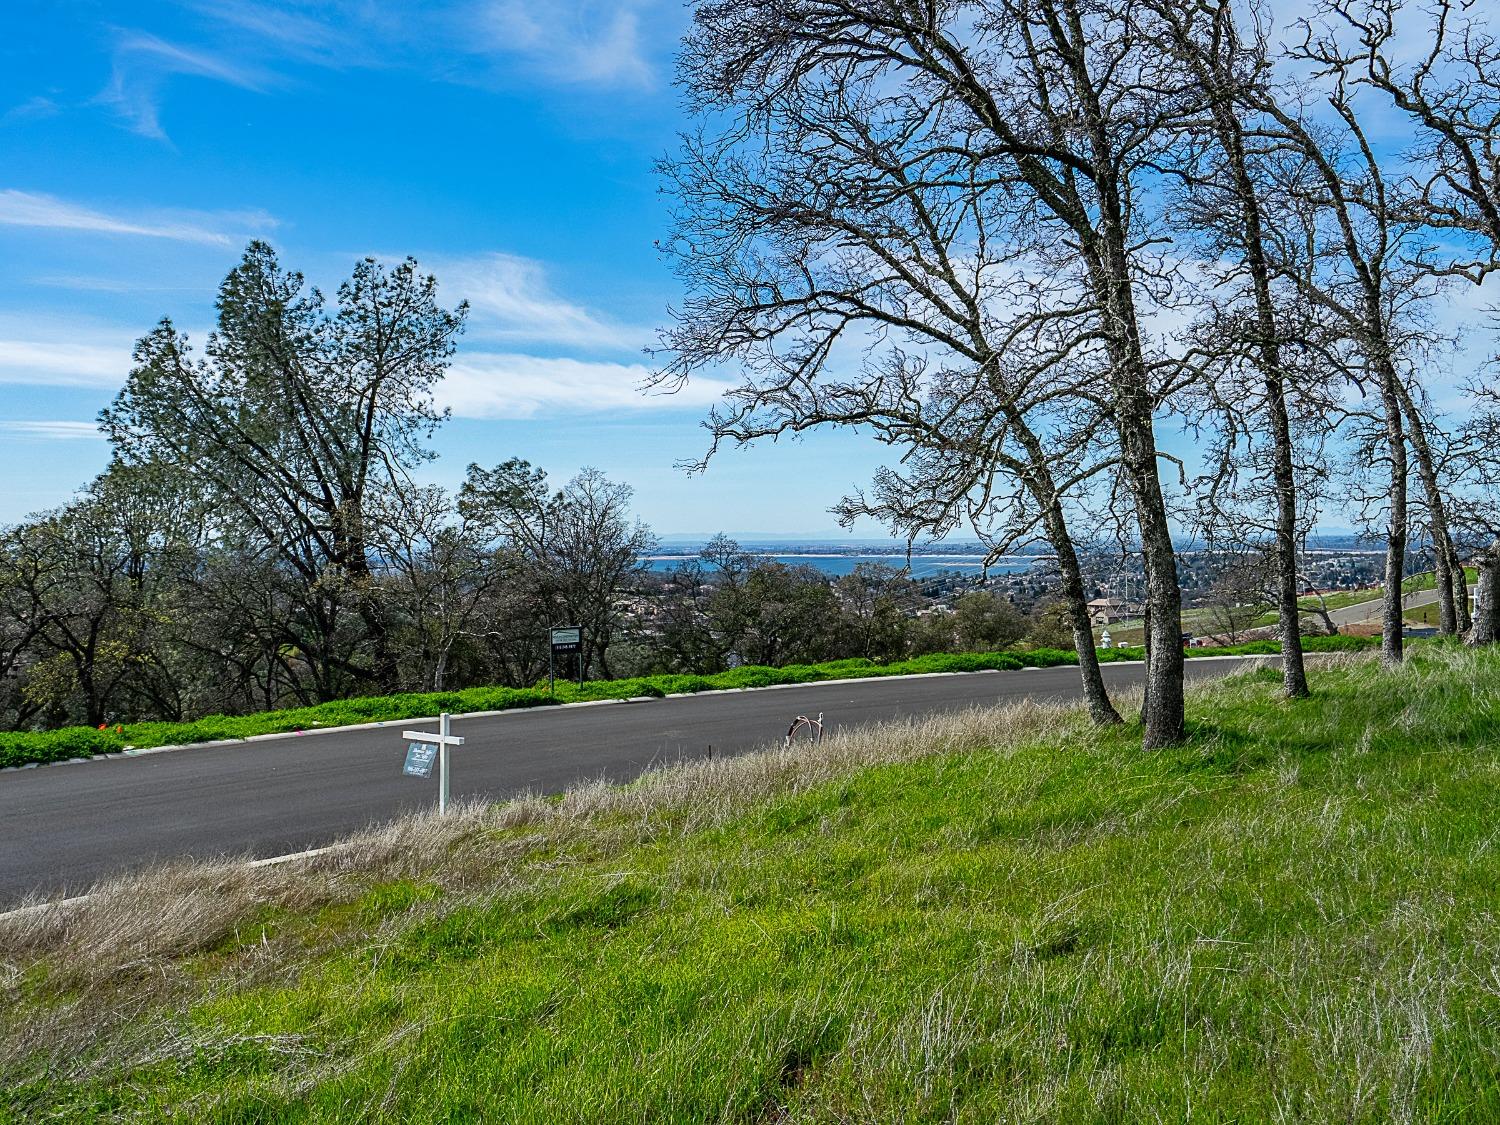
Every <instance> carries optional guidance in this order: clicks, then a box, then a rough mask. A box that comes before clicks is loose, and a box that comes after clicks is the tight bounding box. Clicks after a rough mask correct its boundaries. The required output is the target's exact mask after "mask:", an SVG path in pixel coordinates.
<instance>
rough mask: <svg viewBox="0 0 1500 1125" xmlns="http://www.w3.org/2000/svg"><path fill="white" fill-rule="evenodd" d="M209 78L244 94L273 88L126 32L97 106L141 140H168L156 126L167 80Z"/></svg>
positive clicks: (196, 53) (250, 69) (251, 72)
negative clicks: (117, 117)
mask: <svg viewBox="0 0 1500 1125" xmlns="http://www.w3.org/2000/svg"><path fill="white" fill-rule="evenodd" d="M176 74H182V75H189V76H191V77H196V78H211V79H213V80H215V81H218V82H225V83H228V84H229V85H231V86H238V87H240V88H241V89H245V90H256V91H260V90H264V89H266V88H267V87H268V86H271V85H274V84H275V83H276V81H277V80H276V78H275V77H274V76H273V75H271V74H270V73H269V72H267V71H265V70H263V69H261V68H259V67H255V66H250V65H246V64H243V63H238V62H231V61H230V60H228V59H225V58H222V57H220V56H217V55H211V54H209V53H208V52H206V51H201V50H194V49H191V48H187V47H179V46H177V45H176V44H175V43H168V42H167V41H166V40H165V39H160V38H158V37H157V36H155V35H148V34H145V33H144V32H130V33H128V34H125V35H123V36H121V38H120V39H119V41H118V42H117V43H116V44H115V58H114V70H113V72H112V73H111V75H110V80H109V85H108V86H106V87H105V88H104V89H103V90H102V91H100V93H99V96H98V98H97V99H96V100H97V101H99V102H102V103H103V104H105V105H110V106H113V107H114V109H115V111H116V112H117V113H119V114H120V116H121V117H123V118H124V119H125V120H126V122H128V123H129V125H130V128H131V129H132V130H133V131H134V132H137V133H139V134H141V136H143V137H150V138H152V139H153V140H160V141H165V140H167V134H166V131H165V130H164V129H163V128H162V126H161V117H160V102H161V90H162V86H163V85H164V84H165V82H166V80H167V79H168V78H169V77H171V76H172V75H176Z"/></svg>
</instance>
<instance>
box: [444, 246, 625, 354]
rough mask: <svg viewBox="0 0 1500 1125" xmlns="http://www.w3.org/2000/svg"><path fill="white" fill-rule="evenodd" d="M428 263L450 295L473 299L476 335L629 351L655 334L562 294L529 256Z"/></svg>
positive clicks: (472, 328)
mask: <svg viewBox="0 0 1500 1125" xmlns="http://www.w3.org/2000/svg"><path fill="white" fill-rule="evenodd" d="M424 264H425V265H427V266H428V267H429V268H431V269H432V271H433V273H435V274H436V275H437V278H438V280H439V281H440V282H441V283H442V286H443V289H444V292H445V296H446V297H448V299H450V300H452V301H454V302H455V303H456V302H457V301H458V300H466V301H468V302H469V306H470V308H471V310H472V312H471V317H470V322H469V335H470V336H471V337H472V338H477V339H492V340H532V341H546V342H548V343H553V344H561V345H568V346H573V347H580V346H581V347H588V348H612V349H630V350H639V349H640V348H642V347H644V346H646V345H647V344H648V343H650V341H651V339H652V333H651V332H650V330H649V329H644V328H631V327H627V326H624V325H619V324H615V323H612V322H610V321H609V320H607V319H605V318H602V317H600V316H598V315H596V314H594V313H592V312H590V311H589V310H588V309H585V308H584V307H582V306H581V305H578V304H575V303H573V302H571V301H568V300H566V299H564V298H563V297H561V296H559V295H558V294H556V293H555V292H553V290H552V287H551V286H550V285H549V284H548V281H547V272H546V268H545V267H544V266H543V265H542V263H540V262H537V261H533V260H532V259H530V258H521V257H517V256H516V255H513V254H486V255H483V256H482V257H477V258H461V259H449V260H444V259H429V260H426V261H425V262H424Z"/></svg>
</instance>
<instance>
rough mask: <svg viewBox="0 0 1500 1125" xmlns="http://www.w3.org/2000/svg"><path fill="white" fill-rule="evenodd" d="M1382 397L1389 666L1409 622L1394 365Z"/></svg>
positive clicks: (1383, 650)
mask: <svg viewBox="0 0 1500 1125" xmlns="http://www.w3.org/2000/svg"><path fill="white" fill-rule="evenodd" d="M1379 374H1380V397H1381V405H1382V406H1383V407H1384V410H1385V439H1386V440H1385V444H1386V455H1387V458H1388V461H1389V465H1390V522H1389V524H1388V525H1387V528H1386V536H1385V598H1384V602H1383V604H1382V606H1381V614H1380V621H1381V629H1382V632H1381V638H1380V656H1381V659H1382V660H1383V661H1384V662H1385V663H1386V664H1387V665H1394V664H1400V663H1401V660H1402V657H1403V656H1404V649H1403V630H1404V628H1405V625H1406V622H1405V617H1404V615H1403V614H1402V606H1401V582H1402V579H1403V578H1405V569H1406V477H1407V457H1406V433H1405V427H1404V426H1403V424H1402V417H1403V412H1402V410H1401V394H1400V386H1399V383H1400V380H1399V377H1398V376H1397V375H1396V371H1395V368H1394V367H1392V366H1391V363H1390V361H1389V360H1388V359H1387V358H1385V357H1381V359H1380V361H1379Z"/></svg>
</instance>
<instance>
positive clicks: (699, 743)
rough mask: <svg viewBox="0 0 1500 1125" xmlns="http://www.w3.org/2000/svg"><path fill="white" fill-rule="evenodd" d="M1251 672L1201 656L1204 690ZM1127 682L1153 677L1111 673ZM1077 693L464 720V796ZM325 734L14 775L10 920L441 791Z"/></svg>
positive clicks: (729, 697)
mask: <svg viewBox="0 0 1500 1125" xmlns="http://www.w3.org/2000/svg"><path fill="white" fill-rule="evenodd" d="M1237 666H1238V664H1237V663H1236V662H1231V661H1222V660H1190V661H1188V665H1187V667H1188V675H1189V676H1190V677H1192V678H1202V677H1205V676H1216V675H1223V674H1224V673H1226V672H1229V671H1231V670H1232V669H1233V668H1235V667H1237ZM1104 672H1105V677H1106V679H1107V680H1108V681H1109V682H1110V683H1111V684H1112V685H1118V686H1125V685H1134V684H1139V683H1140V682H1141V680H1142V667H1141V665H1139V664H1106V665H1105V666H1104ZM1078 695H1079V689H1078V672H1077V669H1075V668H1072V667H1063V668H1049V669H1042V670H1032V671H1021V672H992V673H984V672H981V673H972V674H968V675H949V676H924V677H912V678H905V679H902V678H893V679H873V680H860V681H855V682H846V683H833V684H807V685H803V686H799V687H789V688H775V689H770V690H761V691H745V692H731V693H725V694H712V695H692V696H680V697H675V698H671V699H659V700H651V701H646V702H640V703H611V704H601V705H596V706H589V707H561V708H541V709H537V710H528V711H510V712H506V713H504V714H501V715H495V716H489V717H466V716H462V715H459V716H455V717H454V719H453V730H454V733H455V734H460V735H462V736H463V737H464V738H465V740H466V742H465V745H463V746H461V747H459V748H457V749H456V750H454V751H453V756H452V762H453V765H452V791H453V796H454V798H455V799H457V798H462V797H484V798H489V799H503V798H505V797H511V796H516V795H518V794H520V793H524V792H527V791H533V792H543V793H556V792H560V791H561V790H563V789H566V788H568V787H569V786H571V785H574V784H577V783H578V782H580V781H584V780H587V779H592V778H601V777H602V778H606V779H608V780H610V781H615V782H619V781H627V780H629V779H631V778H633V777H635V776H637V775H638V774H640V773H641V772H642V771H643V770H645V769H646V768H648V767H649V766H651V765H653V764H656V763H660V762H663V761H673V760H676V759H680V758H694V757H702V756H704V755H706V754H707V752H708V747H710V746H712V747H713V748H714V753H715V754H738V753H744V752H746V751H748V750H753V749H756V748H757V747H762V746H765V745H767V744H768V743H774V742H775V741H777V740H778V739H779V738H780V737H781V736H782V734H783V733H784V732H785V731H786V728H787V725H788V723H790V721H791V720H792V718H793V717H795V716H796V715H798V714H799V713H803V714H814V715H815V714H817V713H818V712H819V711H821V712H823V713H824V715H825V719H826V721H827V723H828V726H829V729H830V730H832V729H836V728H838V727H849V726H859V725H864V724H867V723H873V722H880V721H883V720H889V719H899V718H904V717H907V716H911V715H921V714H926V713H929V712H940V711H952V710H957V709H960V708H964V707H970V706H974V705H976V704H989V703H1004V702H1009V701H1014V700H1017V699H1021V698H1025V697H1029V698H1032V699H1072V698H1077V697H1078ZM410 728H421V729H427V730H432V729H436V723H435V721H433V720H421V719H408V720H405V721H403V722H394V723H388V724H385V725H384V726H383V727H382V728H379V729H362V730H332V731H321V732H317V733H314V734H308V735H304V736H301V737H297V736H286V737H277V738H273V739H266V740H262V741H253V742H248V743H236V744H232V745H227V746H201V747H188V748H186V749H182V750H174V751H170V752H165V753H155V754H142V755H140V756H138V757H125V758H110V759H95V760H93V761H88V762H80V763H77V764H68V765H54V766H43V767H39V768H36V769H21V770H8V771H4V772H0V910H3V909H5V908H6V907H8V906H11V905H14V904H15V902H16V901H17V900H19V899H21V898H22V897H23V896H25V895H28V894H31V893H40V894H45V895H58V894H68V893H77V892H80V891H82V890H85V889H87V887H88V886H89V885H90V884H92V883H93V882H95V881H96V880H98V879H100V878H103V877H105V876H108V875H112V874H116V873H118V872H121V871H126V870H129V869H131V868H136V867H140V866H142V865H144V864H148V863H150V862H152V861H154V860H162V859H168V858H174V857H181V856H197V857H200V858H207V857H210V856H221V855H254V856H274V855H282V854H285V853H288V852H295V851H301V850H303V849H306V848H314V847H319V846H321V845H324V844H327V843H330V842H332V841H333V840H335V839H337V838H339V837H340V836H344V835H347V834H348V833H350V832H353V831H356V830H358V829H360V828H363V827H365V826H366V825H369V824H371V823H372V822H376V821H383V820H387V819H389V818H391V817H393V816H396V815H398V814H400V813H405V812H412V811H414V810H416V809H420V808H425V807H430V806H431V805H432V804H433V803H434V802H435V801H436V799H437V796H436V790H437V782H436V780H435V775H436V770H435V769H434V771H433V772H434V779H433V780H427V781H424V780H421V779H418V778H409V777H403V776H402V774H401V764H402V760H403V757H404V754H405V743H404V742H403V740H402V739H401V737H400V732H401V731H402V730H403V729H410Z"/></svg>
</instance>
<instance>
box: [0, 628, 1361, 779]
mask: <svg viewBox="0 0 1500 1125" xmlns="http://www.w3.org/2000/svg"><path fill="white" fill-rule="evenodd" d="M1379 643H1380V642H1379V638H1372V637H1343V636H1339V637H1305V638H1303V645H1304V647H1305V648H1306V650H1307V651H1308V652H1353V651H1358V650H1361V649H1367V648H1371V647H1373V646H1375V645H1378V644H1379ZM1280 651H1281V649H1280V646H1279V645H1278V644H1277V643H1276V642H1275V641H1251V642H1249V643H1248V644H1242V645H1234V646H1232V647H1229V648H1194V649H1188V650H1187V655H1188V656H1190V657H1197V656H1258V655H1274V654H1275V653H1277V652H1280ZM1141 654H1142V650H1141V649H1140V648H1113V649H1105V650H1103V651H1101V652H1100V653H1099V659H1100V661H1101V662H1104V663H1114V662H1116V661H1121V660H1139V659H1140V658H1141ZM1077 663H1078V655H1077V653H1073V652H1064V651H1061V650H1059V649H1050V648H1034V649H1015V650H1013V651H1010V652H960V653H933V654H931V655H928V656H918V657H914V658H912V659H911V660H902V661H898V662H896V663H894V664H877V663H875V662H874V661H871V660H864V659H851V660H831V661H829V662H827V663H825V664H789V665H787V666H785V667H783V668H768V667H764V666H761V665H746V666H743V667H740V668H731V669H730V670H729V671H727V672H720V673H718V674H716V675H712V676H693V675H672V676H643V677H638V678H635V679H629V680H589V681H586V682H585V683H584V685H583V686H582V687H581V688H580V687H579V686H578V685H577V684H576V683H573V682H572V681H561V680H559V681H558V683H557V694H556V696H555V697H554V696H551V695H549V694H548V693H547V690H546V688H545V686H538V687H535V688H506V687H474V688H465V689H464V690H462V691H440V692H403V693H400V694H397V695H377V696H365V697H362V698H358V699H341V700H338V701H336V702H333V703H324V704H321V705H320V706H316V707H299V708H296V709H293V710H287V711H262V712H259V713H257V714H254V715H208V716H205V717H204V718H201V719H198V720H196V721H194V722H191V723H127V724H126V725H125V726H124V727H123V728H121V729H119V730H117V729H116V728H114V727H110V728H109V729H108V730H102V731H101V730H94V729H93V728H92V727H66V728H64V729H62V730H51V731H23V732H19V733H0V767H4V766H20V765H27V764H30V763H33V762H62V761H67V760H69V759H71V758H89V757H93V756H94V755H97V754H112V753H117V752H118V751H121V750H124V749H126V748H128V747H140V748H145V747H150V746H178V745H185V744H188V743H193V742H215V741H219V740H222V739H234V738H249V737H251V736H252V735H257V734H281V733H285V732H287V731H299V730H316V729H318V728H319V727H339V726H353V725H356V724H359V723H376V722H395V721H398V720H401V719H419V718H424V717H428V716H432V715H436V714H438V713H439V712H442V711H451V712H452V713H454V714H468V713H473V712H476V711H509V710H513V709H515V708H518V707H545V706H548V705H551V704H554V703H577V702H584V701H589V700H600V699H635V698H641V697H651V698H660V697H661V696H664V695H683V694H691V693H693V692H700V691H715V690H724V689H734V688H757V687H771V686H773V685H777V684H807V683H816V682H818V681H820V680H841V679H868V678H873V677H877V676H909V675H913V674H917V673H924V672H926V673H930V672H987V671H1015V670H1017V669H1020V668H1052V667H1056V666H1057V665H1060V664H1077Z"/></svg>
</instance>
